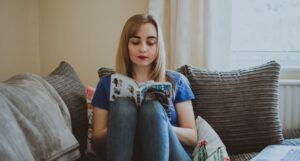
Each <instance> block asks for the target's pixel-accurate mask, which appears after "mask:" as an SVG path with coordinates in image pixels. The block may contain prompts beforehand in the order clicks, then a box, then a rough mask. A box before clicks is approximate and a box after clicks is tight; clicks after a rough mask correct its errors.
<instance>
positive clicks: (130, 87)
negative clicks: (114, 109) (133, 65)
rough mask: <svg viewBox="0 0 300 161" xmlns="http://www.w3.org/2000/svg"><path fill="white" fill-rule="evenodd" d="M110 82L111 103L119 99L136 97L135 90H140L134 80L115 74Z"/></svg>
mask: <svg viewBox="0 0 300 161" xmlns="http://www.w3.org/2000/svg"><path fill="white" fill-rule="evenodd" d="M110 81H111V85H110V96H109V100H110V101H114V100H115V99H116V98H118V97H130V98H133V97H135V90H136V89H137V88H138V85H137V83H136V82H135V81H134V80H133V79H131V78H129V77H127V76H124V75H121V74H118V73H115V74H112V75H111V80H110Z"/></svg>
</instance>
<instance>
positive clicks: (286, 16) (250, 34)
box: [229, 0, 300, 70]
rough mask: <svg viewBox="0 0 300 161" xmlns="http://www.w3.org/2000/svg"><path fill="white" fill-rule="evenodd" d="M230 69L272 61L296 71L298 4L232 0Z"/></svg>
mask: <svg viewBox="0 0 300 161" xmlns="http://www.w3.org/2000/svg"><path fill="white" fill-rule="evenodd" d="M231 12H232V15H231V48H230V62H229V64H230V66H231V68H239V67H245V66H253V65H257V64H261V63H265V62H267V61H269V60H276V61H277V62H279V63H280V64H281V68H282V69H287V70H289V69H296V70H300V1H299V0H242V1H241V0H232V6H231Z"/></svg>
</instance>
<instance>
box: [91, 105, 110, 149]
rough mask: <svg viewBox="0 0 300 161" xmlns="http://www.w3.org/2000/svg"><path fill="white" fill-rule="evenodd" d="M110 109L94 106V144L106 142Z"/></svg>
mask: <svg viewBox="0 0 300 161" xmlns="http://www.w3.org/2000/svg"><path fill="white" fill-rule="evenodd" d="M107 122H108V111H107V110H105V109H102V108H98V107H94V108H93V132H92V140H93V143H94V144H96V145H97V144H100V143H104V142H105V140H106V136H107Z"/></svg>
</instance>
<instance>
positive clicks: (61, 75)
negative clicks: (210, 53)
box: [46, 61, 88, 154]
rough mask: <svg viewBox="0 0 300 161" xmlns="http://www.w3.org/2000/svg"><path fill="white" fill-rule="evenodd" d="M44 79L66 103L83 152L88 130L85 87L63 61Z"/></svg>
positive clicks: (75, 134) (70, 67) (71, 68)
mask: <svg viewBox="0 0 300 161" xmlns="http://www.w3.org/2000/svg"><path fill="white" fill-rule="evenodd" d="M46 80H47V81H48V82H49V83H50V84H51V85H52V86H53V87H54V88H55V89H56V91H57V92H58V94H59V95H60V96H61V97H62V99H63V100H64V102H65V104H66V105H67V107H68V109H69V112H70V115H71V121H72V132H73V134H74V136H75V137H76V139H77V140H78V142H79V144H80V152H81V154H83V152H84V150H85V149H86V144H87V130H88V118H87V108H86V106H87V103H86V96H85V87H84V85H83V84H82V82H81V81H80V79H79V77H78V76H77V74H76V72H75V70H74V69H73V67H72V66H71V65H70V64H68V63H67V62H64V61H62V62H61V63H60V64H59V66H58V67H57V68H56V69H55V70H54V71H53V72H52V73H50V75H49V76H48V77H47V78H46Z"/></svg>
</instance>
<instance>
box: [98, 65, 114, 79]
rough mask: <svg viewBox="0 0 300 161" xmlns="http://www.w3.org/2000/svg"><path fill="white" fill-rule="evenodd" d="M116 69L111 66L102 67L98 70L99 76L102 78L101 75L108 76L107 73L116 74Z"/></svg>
mask: <svg viewBox="0 0 300 161" xmlns="http://www.w3.org/2000/svg"><path fill="white" fill-rule="evenodd" d="M114 73H115V70H113V69H111V68H105V67H102V68H100V69H99V70H98V76H99V78H100V79H101V77H103V76H106V75H111V74H114Z"/></svg>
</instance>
